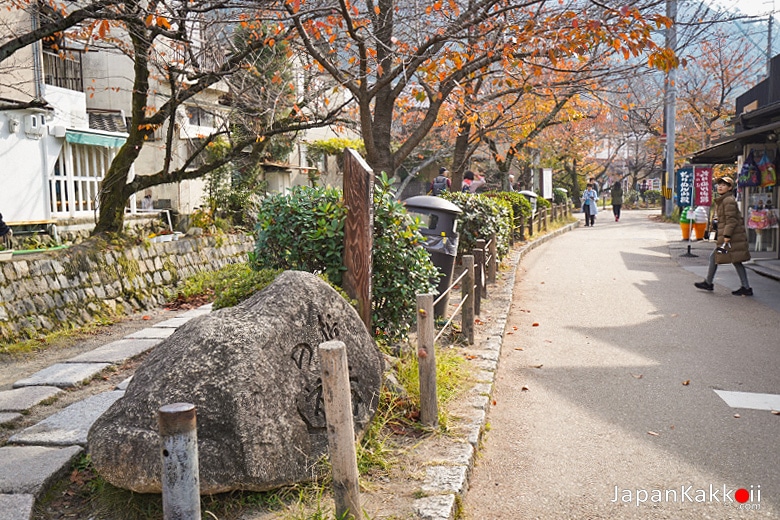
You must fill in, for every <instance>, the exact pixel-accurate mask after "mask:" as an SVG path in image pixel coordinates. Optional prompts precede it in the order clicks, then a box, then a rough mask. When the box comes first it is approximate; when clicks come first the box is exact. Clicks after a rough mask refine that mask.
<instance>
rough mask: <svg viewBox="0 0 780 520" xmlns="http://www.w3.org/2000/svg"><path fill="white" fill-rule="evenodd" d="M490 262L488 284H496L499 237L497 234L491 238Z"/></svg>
mask: <svg viewBox="0 0 780 520" xmlns="http://www.w3.org/2000/svg"><path fill="white" fill-rule="evenodd" d="M488 250H489V251H490V262H488V266H487V279H488V283H496V271H498V237H497V236H496V234H495V233H493V235H492V236H491V237H490V247H489V248H488Z"/></svg>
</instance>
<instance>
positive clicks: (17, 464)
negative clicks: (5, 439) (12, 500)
mask: <svg viewBox="0 0 780 520" xmlns="http://www.w3.org/2000/svg"><path fill="white" fill-rule="evenodd" d="M82 451H84V448H82V447H81V446H68V447H66V448H47V447H45V446H3V447H2V448H0V494H7V495H16V494H30V495H33V496H39V495H40V494H41V493H43V492H44V491H46V489H47V488H48V486H49V485H50V484H53V483H54V482H56V481H57V479H59V478H60V477H62V476H63V475H64V474H65V473H67V472H68V470H69V469H70V465H71V463H72V462H73V461H74V460H75V459H76V457H78V456H79V455H81V452H82Z"/></svg>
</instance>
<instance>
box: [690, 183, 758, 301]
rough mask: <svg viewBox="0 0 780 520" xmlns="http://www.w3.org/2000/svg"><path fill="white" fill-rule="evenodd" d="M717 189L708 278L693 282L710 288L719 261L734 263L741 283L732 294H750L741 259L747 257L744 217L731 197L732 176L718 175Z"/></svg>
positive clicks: (701, 286)
mask: <svg viewBox="0 0 780 520" xmlns="http://www.w3.org/2000/svg"><path fill="white" fill-rule="evenodd" d="M716 189H717V190H718V195H717V196H716V197H715V202H714V204H715V214H716V215H717V218H718V228H717V235H716V241H717V242H716V248H715V250H714V251H713V252H712V253H710V264H709V269H708V271H707V278H706V279H704V281H701V282H696V283H694V285H695V286H696V287H697V288H699V289H704V290H706V291H711V290H713V289H714V288H715V285H713V283H712V281H713V279H714V278H715V272H716V271H717V270H718V264H734V268H735V269H736V270H737V275H739V281H740V283H741V284H742V285H741V287H740V288H739V289H737V290H736V291H731V294H734V295H736V296H753V289H752V288H751V287H750V283H749V282H748V277H747V271H746V270H745V266H744V265H742V262H747V261H748V260H750V249H749V247H748V239H747V232H746V231H745V221H744V219H743V218H742V214H741V213H740V212H739V206H738V205H737V200H736V199H735V198H734V192H733V189H734V180H733V179H732V178H731V177H721V178H720V179H718V180H717V183H716Z"/></svg>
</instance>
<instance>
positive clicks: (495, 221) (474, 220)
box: [443, 192, 522, 258]
mask: <svg viewBox="0 0 780 520" xmlns="http://www.w3.org/2000/svg"><path fill="white" fill-rule="evenodd" d="M520 196H521V197H522V195H520ZM443 197H444V198H446V199H447V200H450V201H452V202H453V203H454V204H455V205H457V206H458V207H460V209H461V210H463V213H462V214H461V215H460V216H459V217H458V235H459V237H460V241H459V242H458V255H464V254H471V251H472V250H473V249H474V248H475V247H476V246H477V240H479V239H484V240H489V239H490V235H492V234H493V233H495V234H496V238H497V244H496V247H497V251H498V257H499V258H503V257H505V256H506V255H507V253H508V252H509V233H510V229H511V222H512V205H511V203H510V202H508V201H507V200H506V199H505V198H503V196H493V195H488V194H482V195H480V194H472V193H460V192H445V193H444V194H443Z"/></svg>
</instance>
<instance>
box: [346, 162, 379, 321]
mask: <svg viewBox="0 0 780 520" xmlns="http://www.w3.org/2000/svg"><path fill="white" fill-rule="evenodd" d="M373 192H374V172H373V170H371V168H370V167H369V166H368V164H366V162H365V161H364V160H363V158H362V157H361V156H360V154H358V153H357V152H356V151H355V150H352V149H350V148H347V149H346V150H344V204H345V205H346V206H347V219H346V223H345V225H344V259H343V263H344V267H346V268H347V270H346V271H345V272H344V291H345V292H346V293H347V294H348V295H349V296H350V298H354V299H355V300H357V302H358V314H359V315H360V319H362V320H363V323H364V324H365V325H366V328H367V329H368V330H369V332H370V331H371V261H372V259H371V251H372V250H373V247H374V204H373Z"/></svg>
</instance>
